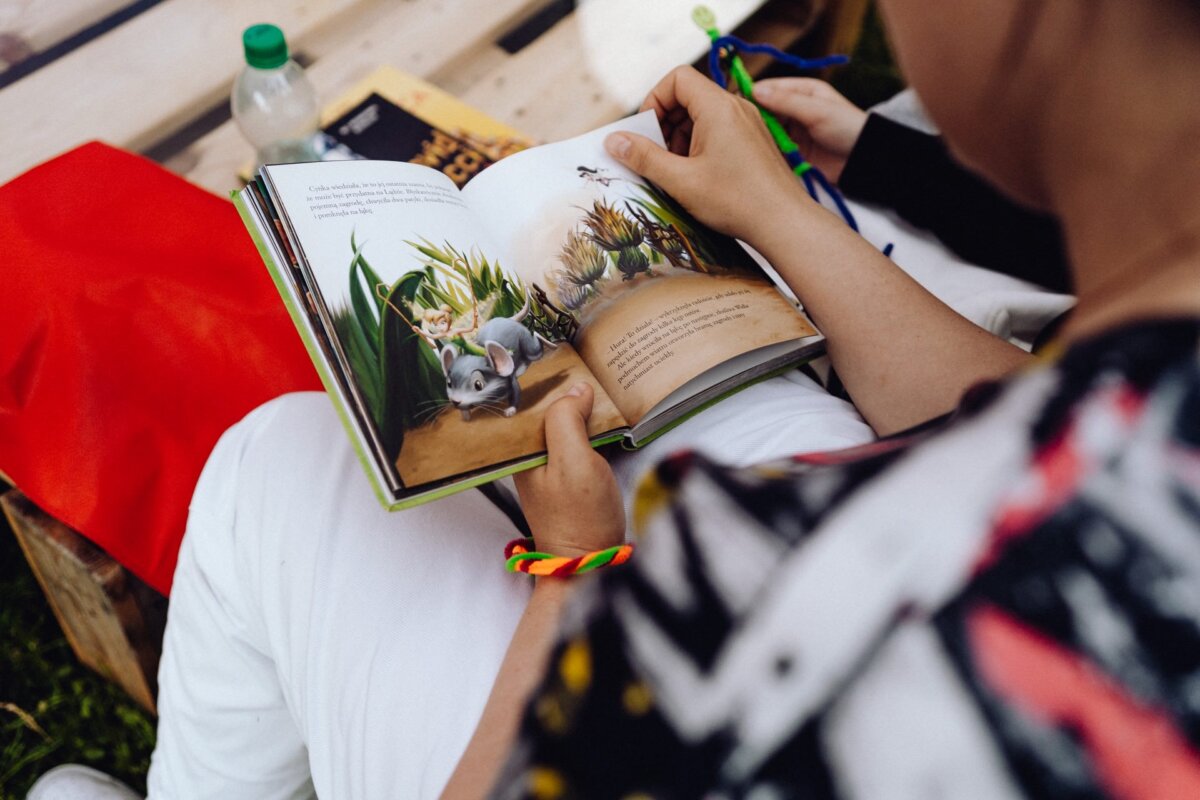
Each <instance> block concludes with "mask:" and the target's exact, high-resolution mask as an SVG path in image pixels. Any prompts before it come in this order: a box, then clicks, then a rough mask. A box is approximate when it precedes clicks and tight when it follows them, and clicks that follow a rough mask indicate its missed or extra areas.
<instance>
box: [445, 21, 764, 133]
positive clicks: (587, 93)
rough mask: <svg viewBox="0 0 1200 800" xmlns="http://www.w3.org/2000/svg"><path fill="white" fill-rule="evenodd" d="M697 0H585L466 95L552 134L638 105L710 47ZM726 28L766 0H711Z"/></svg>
mask: <svg viewBox="0 0 1200 800" xmlns="http://www.w3.org/2000/svg"><path fill="white" fill-rule="evenodd" d="M694 5H695V2H694V0H657V2H654V3H647V2H645V0H603V2H588V3H584V4H582V5H581V6H580V7H579V8H578V9H577V10H576V11H575V13H573V14H571V16H569V17H567V18H566V19H564V20H562V21H561V22H559V23H558V24H557V25H555V26H554V27H553V28H551V29H550V30H549V31H547V32H546V34H544V35H543V36H542V37H541V38H539V39H538V40H537V41H535V42H533V43H532V44H531V45H529V46H528V47H526V48H525V49H524V50H521V51H520V52H519V53H516V54H515V55H514V56H513V57H512V58H510V59H509V60H508V61H506V62H504V63H503V64H502V65H501V66H500V67H499V68H498V69H496V70H494V71H493V72H492V74H490V75H489V76H488V77H487V78H485V79H484V80H482V81H480V82H479V83H477V84H476V85H474V86H472V87H471V88H470V89H469V90H467V91H466V92H465V93H464V94H463V99H464V100H465V101H466V102H467V103H468V104H470V105H473V106H475V107H477V108H479V109H480V110H482V111H484V112H485V113H488V114H490V115H492V116H494V117H496V118H497V119H499V120H500V121H502V122H505V123H508V124H509V125H512V126H513V127H515V128H518V129H520V130H523V131H526V132H527V133H529V134H530V135H531V136H534V137H537V138H539V139H542V140H544V141H554V140H557V139H563V138H566V137H569V136H575V135H577V134H580V133H583V132H585V131H587V130H590V129H591V128H594V127H596V126H598V125H601V124H603V123H605V122H610V121H612V120H614V119H616V118H618V117H620V116H622V115H624V114H627V113H629V112H630V111H633V110H634V109H636V108H637V106H638V105H639V104H640V103H641V101H642V99H643V97H644V96H645V94H646V92H647V91H648V90H649V89H650V88H651V87H652V86H653V85H654V83H655V82H656V81H657V80H658V79H659V78H661V77H662V76H663V75H664V74H665V73H666V72H667V71H668V70H670V69H671V67H673V66H675V65H677V64H690V63H691V62H693V61H695V60H696V59H697V58H699V57H700V56H701V55H703V54H704V53H705V52H706V51H707V49H708V47H707V45H708V39H707V38H705V36H704V34H703V33H702V32H701V31H699V30H698V29H697V28H696V26H695V25H694V24H693V23H692V21H691V11H692V8H693V7H694ZM708 5H709V6H710V7H711V8H712V9H713V10H714V11H715V12H716V15H717V21H718V23H719V24H720V25H721V27H722V29H723V30H730V29H732V28H734V27H736V26H738V25H740V24H741V23H742V22H743V21H744V20H745V19H746V18H747V17H749V16H750V14H751V13H753V12H754V11H755V10H756V9H757V8H758V7H759V6H761V5H762V2H761V0H711V2H709V3H708Z"/></svg>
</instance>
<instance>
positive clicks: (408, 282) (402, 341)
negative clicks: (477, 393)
mask: <svg viewBox="0 0 1200 800" xmlns="http://www.w3.org/2000/svg"><path fill="white" fill-rule="evenodd" d="M424 282H425V274H424V273H421V272H410V273H408V274H406V275H404V276H403V277H401V278H400V280H398V281H396V284H395V285H394V286H393V287H392V288H391V291H389V292H388V295H387V300H388V302H387V304H386V309H387V310H386V313H385V314H384V315H383V325H382V329H381V330H382V335H381V337H380V338H381V342H382V348H381V352H380V364H381V367H382V372H383V377H384V384H383V403H384V414H383V419H382V422H381V424H380V426H379V428H380V437H381V438H382V439H383V444H384V447H385V449H386V450H387V452H388V454H389V455H390V456H391V457H392V458H393V459H394V458H396V457H397V456H399V454H400V448H401V446H402V445H403V444H404V431H405V430H406V429H408V428H415V427H417V426H419V425H421V424H423V423H425V422H428V421H429V420H430V419H431V418H432V413H431V410H432V409H434V408H436V407H438V406H439V405H440V404H442V403H445V402H446V384H445V379H444V378H443V376H442V368H441V365H440V364H439V363H438V358H437V354H436V353H434V352H433V350H432V348H430V346H429V345H428V344H427V343H426V342H425V340H424V339H422V338H421V337H420V336H418V335H417V334H416V333H414V332H413V329H412V327H411V326H412V324H413V323H414V320H413V318H412V316H411V314H409V313H408V309H409V308H411V307H412V305H411V304H412V303H413V300H414V299H415V298H416V296H417V293H418V292H419V291H421V289H422V285H423V284H424Z"/></svg>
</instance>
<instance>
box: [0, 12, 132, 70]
mask: <svg viewBox="0 0 1200 800" xmlns="http://www.w3.org/2000/svg"><path fill="white" fill-rule="evenodd" d="M130 2H131V0H5V1H4V2H0V72H3V71H4V70H5V69H7V68H8V67H11V66H12V65H13V64H16V63H19V62H20V61H23V60H24V59H25V58H27V57H29V56H31V55H33V54H34V53H40V52H41V51H43V50H46V49H48V48H50V47H53V46H54V45H56V44H58V43H59V42H61V41H63V40H64V39H66V38H68V37H70V36H73V35H75V34H76V33H79V32H80V31H81V30H83V29H84V28H86V27H88V26H90V25H94V24H96V23H97V22H99V21H100V20H102V19H104V18H105V17H107V16H109V15H111V14H113V13H114V12H116V11H119V10H120V9H121V8H123V7H125V6H127V5H129V4H130Z"/></svg>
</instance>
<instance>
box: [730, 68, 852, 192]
mask: <svg viewBox="0 0 1200 800" xmlns="http://www.w3.org/2000/svg"><path fill="white" fill-rule="evenodd" d="M754 99H755V100H756V101H757V102H759V103H760V104H761V105H762V107H763V108H765V109H767V110H768V111H770V112H772V113H773V114H775V115H776V116H777V117H778V118H779V121H780V122H782V123H783V124H784V127H786V128H787V132H788V134H789V135H790V136H791V137H792V139H794V140H795V142H796V144H798V145H800V152H801V153H802V154H803V155H804V157H805V158H807V159H808V160H809V161H811V162H812V163H813V164H815V165H816V166H817V168H818V169H820V170H821V171H822V172H824V173H825V175H826V176H828V177H829V179H830V180H831V181H836V180H837V179H838V178H839V177H840V176H841V174H842V168H843V167H845V166H846V159H847V158H848V157H849V155H850V151H851V150H853V149H854V143H855V142H857V141H858V136H859V134H860V133H862V129H863V126H864V125H866V124H867V112H865V111H863V110H862V109H860V108H859V107H858V106H856V105H854V104H853V103H851V102H850V101H849V100H847V99H846V98H844V97H842V96H841V95H840V94H838V91H837V89H834V88H833V87H832V86H830V85H829V84H828V83H826V82H825V81H821V80H817V79H816V78H771V79H769V80H764V81H760V82H758V83H756V84H755V85H754Z"/></svg>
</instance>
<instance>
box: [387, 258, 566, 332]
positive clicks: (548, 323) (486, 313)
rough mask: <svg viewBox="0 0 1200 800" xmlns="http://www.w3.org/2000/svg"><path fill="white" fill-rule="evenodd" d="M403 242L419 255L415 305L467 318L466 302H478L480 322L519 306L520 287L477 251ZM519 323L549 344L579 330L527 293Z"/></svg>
mask: <svg viewBox="0 0 1200 800" xmlns="http://www.w3.org/2000/svg"><path fill="white" fill-rule="evenodd" d="M408 244H409V245H410V246H411V247H413V248H414V249H416V250H417V252H419V253H420V254H421V256H422V260H423V262H424V264H425V273H424V274H425V275H426V279H427V280H426V282H425V283H424V284H423V285H422V291H420V292H418V293H417V295H416V298H415V301H416V303H417V304H418V305H419V306H420V307H422V308H436V307H438V306H440V305H441V304H443V303H444V304H446V305H448V306H450V308H451V310H452V312H453V313H454V314H456V315H458V316H463V315H467V314H470V313H471V308H472V304H473V303H474V302H478V303H479V313H480V318H481V319H491V318H492V317H512V316H515V315H516V314H517V313H518V312H520V310H521V309H522V308H523V307H524V305H525V300H526V294H527V293H526V290H525V287H524V285H522V284H521V282H520V281H519V280H513V279H511V278H509V277H508V275H507V274H506V273H505V272H504V270H503V269H501V267H500V264H499V263H498V262H491V261H489V260H488V259H487V257H486V256H485V255H484V254H483V253H480V252H477V251H471V252H464V251H462V250H459V249H458V248H456V247H454V246H453V245H451V244H450V243H449V242H444V243H443V244H442V245H441V246H438V245H435V244H433V243H432V242H430V241H429V240H427V239H422V240H421V241H420V242H408ZM472 292H473V293H474V298H472ZM523 322H524V324H525V325H526V326H527V327H528V328H530V330H532V331H533V332H534V333H538V334H540V335H542V336H544V337H545V338H546V339H549V340H550V341H552V342H561V341H566V340H568V339H570V338H571V336H573V335H574V332H575V330H576V329H577V328H578V326H579V323H578V321H576V320H575V319H574V318H573V317H570V316H569V315H567V314H565V313H564V311H563V310H562V309H559V308H555V307H554V306H553V304H551V303H550V301H549V298H547V297H545V294H544V293H539V292H533V293H532V294H531V295H529V312H528V314H527V315H526V317H525V319H524V320H523Z"/></svg>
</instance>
